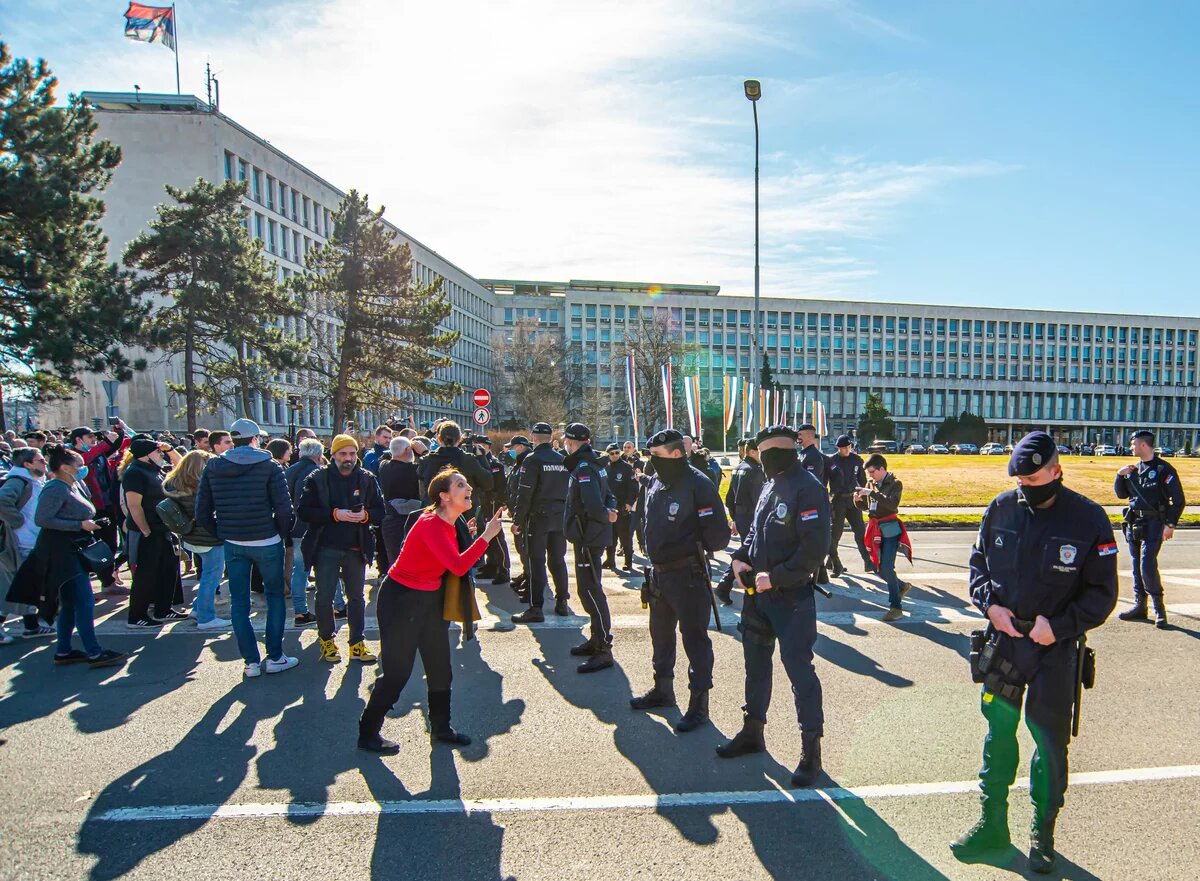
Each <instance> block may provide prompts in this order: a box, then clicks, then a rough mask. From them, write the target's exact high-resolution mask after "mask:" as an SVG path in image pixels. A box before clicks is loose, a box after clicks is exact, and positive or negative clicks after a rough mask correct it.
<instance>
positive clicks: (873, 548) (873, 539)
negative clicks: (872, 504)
mask: <svg viewBox="0 0 1200 881" xmlns="http://www.w3.org/2000/svg"><path fill="white" fill-rule="evenodd" d="M890 520H895V521H896V522H897V523H899V524H900V550H902V551H904V556H906V557H908V562H909V565H912V539H910V538H909V537H908V530H907V529H905V528H904V521H903V520H901V519H900V518H899V517H898V516H897V515H895V514H892V515H890V516H886V517H878V518H876V517H872V518H871V519H870V520H869V521H868V522H867V534H866V536H865V537H864V540H865V542H866V545H867V549H868V550H869V551H870V553H871V562H872V563H874V564H875V566H876V568H878V567H879V545H880V544H881V543H882V542H883V536H882V535H880V533H879V524H880V523H884V522H887V521H890Z"/></svg>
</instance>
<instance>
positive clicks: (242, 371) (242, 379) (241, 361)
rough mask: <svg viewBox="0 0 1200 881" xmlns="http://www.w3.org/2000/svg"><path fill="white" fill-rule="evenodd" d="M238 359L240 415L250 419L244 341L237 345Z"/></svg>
mask: <svg viewBox="0 0 1200 881" xmlns="http://www.w3.org/2000/svg"><path fill="white" fill-rule="evenodd" d="M237 359H238V397H240V398H241V399H242V415H243V416H245V417H246V418H247V419H248V418H250V384H249V383H248V382H247V377H246V341H245V340H239V341H238V344H237Z"/></svg>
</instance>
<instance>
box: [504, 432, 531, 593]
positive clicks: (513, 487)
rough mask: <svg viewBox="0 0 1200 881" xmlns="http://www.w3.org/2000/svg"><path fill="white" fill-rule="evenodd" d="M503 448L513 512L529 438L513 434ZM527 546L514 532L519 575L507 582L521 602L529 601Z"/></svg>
mask: <svg viewBox="0 0 1200 881" xmlns="http://www.w3.org/2000/svg"><path fill="white" fill-rule="evenodd" d="M505 446H506V447H507V448H508V450H507V452H506V458H507V459H508V477H507V478H505V484H506V485H505V494H506V495H505V497H506V499H507V501H508V510H509V511H515V510H516V508H517V483H518V479H519V478H520V474H521V463H522V462H524V461H525V457H526V456H528V455H529V451H530V450H531V449H532V444H530V442H529V438H527V437H525V435H523V434H515V435H513V436H512V437H511V438H510V439H509V441H508V443H507V444H505ZM527 545H528V542H527V541H526V536H524V535H520V534H517V533H515V532H514V534H513V547H514V548H515V549H516V551H517V559H519V560H520V561H521V574H520V575H518V576H517V577H516V578H512V579H511V580H510V581H509V586H510V587H512V589H513V590H514V591H516V593H517V595H518V596H519V597H521V599H522V602H528V601H529V561H528V556H529V555H528V553H527V552H526V550H527Z"/></svg>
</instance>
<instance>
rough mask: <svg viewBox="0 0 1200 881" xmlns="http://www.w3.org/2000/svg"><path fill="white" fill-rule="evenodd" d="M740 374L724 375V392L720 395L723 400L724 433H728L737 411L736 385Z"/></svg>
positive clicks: (739, 382)
mask: <svg viewBox="0 0 1200 881" xmlns="http://www.w3.org/2000/svg"><path fill="white" fill-rule="evenodd" d="M741 381H742V380H741V377H740V376H726V377H725V394H724V395H723V396H722V402H723V409H724V412H723V414H722V415H723V417H724V422H723V423H722V424H723V425H724V426H725V433H726V434H729V429H730V428H731V427H732V426H733V415H734V413H735V412H736V411H737V396H738V386H739V385H740V384H741Z"/></svg>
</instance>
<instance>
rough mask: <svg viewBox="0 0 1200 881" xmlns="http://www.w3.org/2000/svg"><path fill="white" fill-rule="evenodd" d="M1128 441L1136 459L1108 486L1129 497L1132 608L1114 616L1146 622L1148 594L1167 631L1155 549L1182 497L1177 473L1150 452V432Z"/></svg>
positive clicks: (1158, 623) (1170, 530)
mask: <svg viewBox="0 0 1200 881" xmlns="http://www.w3.org/2000/svg"><path fill="white" fill-rule="evenodd" d="M1129 445H1130V447H1132V448H1133V454H1134V455H1135V456H1137V457H1138V459H1139V461H1138V463H1137V464H1136V465H1126V466H1125V467H1124V468H1122V469H1121V470H1120V471H1118V472H1117V479H1116V481H1115V482H1114V484H1113V490H1114V491H1115V492H1116V494H1117V498H1118V499H1129V507H1128V509H1127V512H1126V515H1125V538H1126V540H1128V542H1129V556H1130V557H1132V558H1133V608H1132V609H1128V610H1127V611H1124V612H1122V613H1121V614H1120V615H1118V616H1117V617H1118V618H1120V619H1121V620H1122V621H1145V620H1146V617H1147V616H1146V596H1147V595H1149V596H1150V601H1151V602H1152V603H1153V604H1154V626H1155V627H1157V628H1158V629H1159V630H1166V629H1167V606H1166V603H1165V602H1164V601H1163V585H1162V578H1161V577H1160V576H1159V574H1158V552H1159V550H1161V549H1162V543H1163V542H1164V541H1170V540H1171V538H1172V536H1174V535H1175V527H1176V526H1177V525H1178V524H1179V518H1180V517H1181V516H1183V508H1184V505H1185V504H1186V502H1185V500H1184V498H1183V487H1182V486H1181V485H1180V483H1179V473H1178V472H1177V471H1176V470H1175V468H1174V467H1173V466H1172V465H1171V464H1170V463H1169V462H1164V461H1163V460H1162V459H1160V458H1159V457H1158V454H1157V453H1155V452H1154V432H1152V431H1144V430H1143V431H1139V432H1136V433H1135V434H1134V435H1133V440H1132V441H1130V444H1129Z"/></svg>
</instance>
